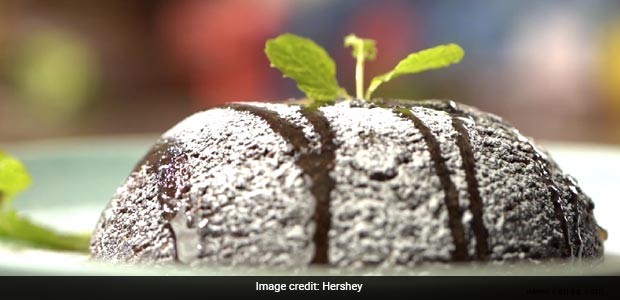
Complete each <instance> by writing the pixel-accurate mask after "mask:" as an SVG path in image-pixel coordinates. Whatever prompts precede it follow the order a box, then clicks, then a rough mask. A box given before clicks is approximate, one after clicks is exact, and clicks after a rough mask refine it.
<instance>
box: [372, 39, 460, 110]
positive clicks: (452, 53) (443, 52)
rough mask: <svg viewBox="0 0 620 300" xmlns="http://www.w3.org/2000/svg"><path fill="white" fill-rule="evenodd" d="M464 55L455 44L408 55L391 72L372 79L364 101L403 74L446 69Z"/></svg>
mask: <svg viewBox="0 0 620 300" xmlns="http://www.w3.org/2000/svg"><path fill="white" fill-rule="evenodd" d="M464 55H465V51H463V48H461V47H460V46H459V45H456V44H447V45H440V46H437V47H433V48H430V49H426V50H422V51H420V52H416V53H412V54H409V56H407V57H406V58H405V59H403V60H401V61H400V62H399V63H398V65H397V66H396V68H394V69H393V70H392V71H390V72H388V73H385V74H383V75H379V76H377V77H375V78H373V79H372V81H371V82H370V86H369V87H368V90H367V91H366V99H370V97H371V96H372V93H373V92H374V91H375V90H376V89H377V88H378V87H379V86H380V85H381V84H382V83H384V82H388V81H390V80H392V79H394V78H397V77H400V76H402V75H405V74H415V73H420V72H424V71H427V70H433V69H439V68H443V67H447V66H449V65H451V64H455V63H458V62H459V61H461V59H463V56H464Z"/></svg>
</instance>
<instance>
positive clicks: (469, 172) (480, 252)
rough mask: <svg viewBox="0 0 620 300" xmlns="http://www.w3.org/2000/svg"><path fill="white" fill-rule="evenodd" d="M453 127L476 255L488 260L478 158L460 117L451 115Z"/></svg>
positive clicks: (479, 258) (486, 232) (487, 234)
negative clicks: (461, 164)
mask: <svg viewBox="0 0 620 300" xmlns="http://www.w3.org/2000/svg"><path fill="white" fill-rule="evenodd" d="M451 117H452V127H454V129H455V130H456V132H457V133H458V135H457V137H456V139H457V140H456V144H457V146H458V147H459V152H460V153H461V160H462V161H463V169H464V170H465V180H466V181H467V192H468V193H469V210H470V211H471V213H472V215H473V217H472V220H471V225H472V228H473V230H474V235H475V236H476V255H477V257H478V260H487V259H488V256H489V243H488V237H489V232H488V231H487V229H486V227H484V221H483V219H482V211H483V209H482V208H483V203H482V198H481V197H480V191H479V189H478V179H476V159H475V158H474V152H473V147H472V146H471V142H470V139H471V137H470V136H469V132H468V131H467V128H465V125H464V124H463V121H462V120H461V119H460V117H457V116H454V115H451Z"/></svg>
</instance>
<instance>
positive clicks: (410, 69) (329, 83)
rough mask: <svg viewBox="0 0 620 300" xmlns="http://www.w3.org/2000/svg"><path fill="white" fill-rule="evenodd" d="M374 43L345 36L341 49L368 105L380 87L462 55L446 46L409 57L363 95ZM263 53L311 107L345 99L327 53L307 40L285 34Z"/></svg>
mask: <svg viewBox="0 0 620 300" xmlns="http://www.w3.org/2000/svg"><path fill="white" fill-rule="evenodd" d="M375 44H376V42H375V41H374V40H371V39H364V38H360V37H358V36H356V35H355V34H349V35H347V36H346V37H345V39H344V45H345V47H352V48H353V51H352V55H353V57H354V58H355V59H356V70H355V81H356V84H355V86H356V96H357V97H358V98H362V97H363V96H365V98H366V100H370V101H372V99H371V97H372V94H373V93H374V92H375V91H376V90H377V88H378V87H379V86H381V84H383V83H385V82H389V81H391V80H392V79H394V78H398V77H400V76H402V75H406V74H415V73H420V72H424V71H428V70H433V69H439V68H444V67H447V66H449V65H451V64H455V63H458V62H460V61H461V59H463V56H464V55H465V51H463V49H462V48H461V47H460V46H458V45H456V44H446V45H440V46H437V47H433V48H430V49H426V50H422V51H420V52H417V53H411V54H409V55H408V56H407V57H406V58H405V59H403V60H401V61H400V62H399V63H398V65H396V67H395V68H394V69H393V70H391V71H389V72H387V73H385V74H382V75H379V76H376V77H374V78H373V79H372V80H371V82H370V85H369V87H368V89H367V90H366V93H365V94H364V62H365V61H369V60H373V59H375V57H376V55H377V48H376V45H375ZM265 53H266V54H267V57H268V58H269V61H270V62H271V66H272V67H275V68H278V69H279V70H280V71H282V73H283V74H284V76H285V77H290V78H292V79H294V80H295V81H296V82H297V86H298V87H299V89H300V90H301V91H303V92H304V93H305V94H306V96H307V97H308V98H310V99H312V100H314V103H313V105H314V106H320V105H324V104H330V103H333V102H334V101H335V100H336V99H337V98H338V97H343V96H345V97H347V98H348V97H349V96H348V93H347V92H346V90H345V89H344V88H342V87H340V86H339V85H338V81H337V79H336V64H335V63H334V60H333V59H332V58H331V57H330V56H329V54H328V53H327V51H325V49H323V48H322V47H321V46H319V45H317V44H316V43H315V42H313V41H312V40H310V39H307V38H303V37H300V36H297V35H294V34H290V33H286V34H283V35H280V36H278V37H276V38H274V39H270V40H268V41H267V45H266V48H265Z"/></svg>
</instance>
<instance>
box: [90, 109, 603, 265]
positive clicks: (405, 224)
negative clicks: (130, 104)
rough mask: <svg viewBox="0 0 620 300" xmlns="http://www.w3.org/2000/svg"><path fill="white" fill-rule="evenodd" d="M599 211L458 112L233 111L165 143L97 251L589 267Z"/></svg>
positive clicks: (536, 153) (523, 144)
mask: <svg viewBox="0 0 620 300" xmlns="http://www.w3.org/2000/svg"><path fill="white" fill-rule="evenodd" d="M593 208H594V205H593V203H592V201H591V199H590V198H589V197H588V196H587V195H585V194H584V193H583V192H582V191H581V189H580V188H579V187H578V185H577V183H576V182H575V180H574V179H573V178H572V177H570V176H569V175H566V174H564V173H563V172H562V171H561V170H560V169H559V167H558V166H557V165H556V164H555V163H554V162H553V160H551V158H549V157H548V155H547V154H546V153H545V152H544V151H542V150H540V149H539V148H538V147H537V146H536V145H535V144H534V143H533V142H532V141H530V140H528V139H527V138H525V137H523V136H522V135H521V134H520V133H519V132H518V131H517V130H516V129H514V128H513V127H512V126H510V125H509V124H507V123H506V122H504V121H503V120H502V119H500V118H499V117H497V116H494V115H492V114H488V113H483V112H480V111H478V110H476V109H474V108H471V107H468V106H465V105H457V104H455V103H454V102H452V101H423V102H399V101H390V103H386V104H385V105H382V106H375V105H371V104H368V103H365V102H355V101H353V102H351V101H344V102H341V103H338V104H336V105H333V106H326V107H321V108H319V109H318V110H310V109H307V108H303V107H300V106H295V105H287V104H266V103H234V104H230V105H227V106H223V107H217V108H213V109H210V110H207V111H203V112H199V113H196V114H194V115H193V116H190V117H188V118H187V119H185V120H183V121H182V122H180V123H179V124H178V125H176V126H175V127H173V128H172V129H170V130H169V131H168V132H166V133H164V134H163V136H162V137H161V139H160V140H159V141H158V142H157V144H156V145H155V146H154V147H153V148H152V150H151V151H150V152H149V153H148V154H147V155H146V156H145V158H144V159H143V161H141V162H140V163H139V164H138V165H137V166H136V168H135V169H134V171H133V172H132V173H131V174H130V176H129V177H128V178H127V180H126V181H125V182H124V184H123V185H122V186H121V187H120V188H119V189H118V191H117V193H116V194H115V196H114V197H113V199H112V200H111V201H110V203H109V205H108V207H107V208H106V209H105V210H104V212H103V213H102V215H101V218H100V221H99V223H98V225H97V228H96V229H95V232H94V235H93V238H92V242H91V253H92V255H93V257H95V258H98V259H103V260H107V261H112V262H151V263H164V262H180V263H184V264H191V265H202V264H207V265H209V264H212V265H248V266H294V267H300V266H307V265H310V264H329V265H332V266H339V267H363V266H379V267H390V266H395V265H400V266H413V265H417V264H421V263H429V262H451V261H515V260H523V259H529V260H545V259H554V258H565V259H566V258H591V257H600V256H602V254H603V245H602V241H601V238H600V234H599V230H600V228H599V227H598V225H597V224H596V221H595V220H594V216H593V213H592V210H593Z"/></svg>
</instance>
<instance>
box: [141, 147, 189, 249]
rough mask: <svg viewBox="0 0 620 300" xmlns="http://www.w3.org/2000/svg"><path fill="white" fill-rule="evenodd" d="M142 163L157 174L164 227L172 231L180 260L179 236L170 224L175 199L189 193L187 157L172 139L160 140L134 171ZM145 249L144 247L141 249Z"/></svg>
mask: <svg viewBox="0 0 620 300" xmlns="http://www.w3.org/2000/svg"><path fill="white" fill-rule="evenodd" d="M142 165H148V166H150V167H151V168H150V170H149V171H148V172H150V173H156V176H157V201H159V203H160V205H161V207H162V209H163V211H164V213H163V218H164V220H165V224H164V228H165V229H167V230H168V231H169V232H170V237H171V238H172V241H173V245H174V249H175V251H174V253H175V256H174V259H175V261H178V260H179V259H178V253H177V247H176V244H177V242H176V241H177V237H176V234H175V232H174V230H173V229H172V226H171V225H170V221H171V220H172V218H173V217H174V216H175V214H176V211H177V208H176V205H175V203H173V200H174V199H176V198H179V197H180V196H181V195H183V194H185V193H187V192H188V191H189V189H190V185H189V177H190V173H189V168H187V157H186V156H185V155H184V154H183V151H182V148H181V146H180V145H178V144H177V143H176V142H174V141H172V140H165V141H161V142H158V143H157V144H156V145H155V146H153V148H151V150H150V151H149V153H148V154H147V155H146V156H145V157H144V158H143V159H142V161H140V163H138V165H137V166H136V168H135V169H134V172H136V171H139V169H138V168H140V167H141V166H142ZM142 248H145V247H142ZM141 250H143V249H141Z"/></svg>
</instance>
